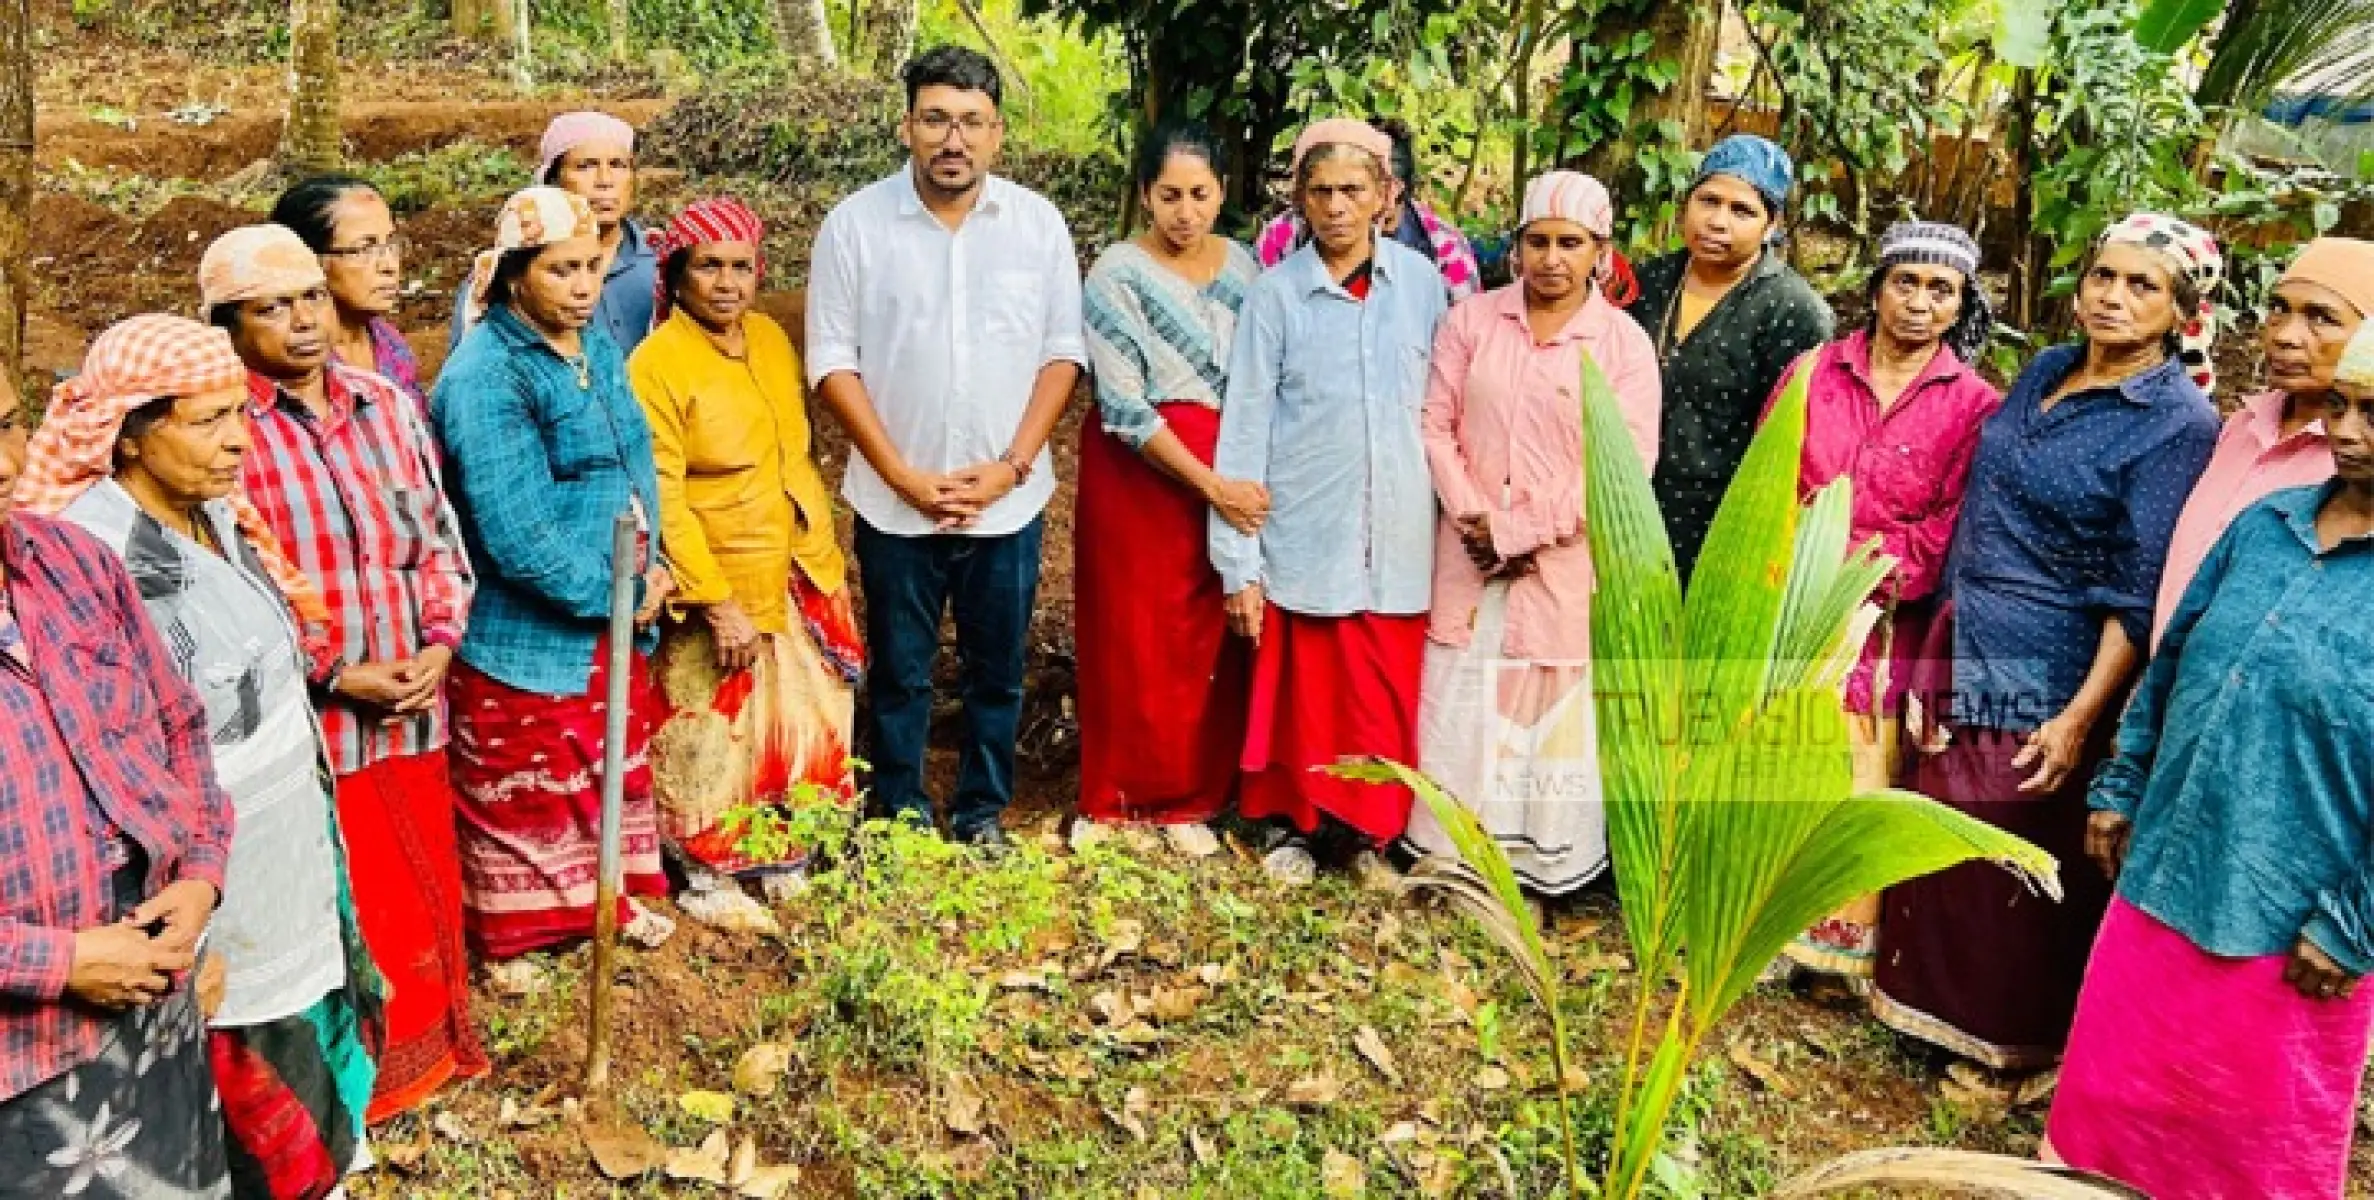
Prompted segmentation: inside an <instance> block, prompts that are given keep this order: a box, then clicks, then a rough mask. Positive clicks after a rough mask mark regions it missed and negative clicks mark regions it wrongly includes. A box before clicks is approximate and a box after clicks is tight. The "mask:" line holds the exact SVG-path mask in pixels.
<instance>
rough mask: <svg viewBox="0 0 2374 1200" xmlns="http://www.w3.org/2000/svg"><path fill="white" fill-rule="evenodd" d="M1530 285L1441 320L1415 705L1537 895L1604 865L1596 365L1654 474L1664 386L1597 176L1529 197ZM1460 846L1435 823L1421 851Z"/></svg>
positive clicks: (1431, 741) (1425, 740)
mask: <svg viewBox="0 0 2374 1200" xmlns="http://www.w3.org/2000/svg"><path fill="white" fill-rule="evenodd" d="M1522 222H1523V223H1522V224H1521V225H1520V226H1519V227H1518V231H1517V248H1516V271H1517V275H1518V279H1517V282H1515V283H1513V284H1510V285H1509V286H1507V287H1504V288H1501V289H1499V290H1497V291H1493V292H1489V293H1486V294H1484V295H1481V296H1474V297H1470V298H1469V299H1467V300H1464V301H1461V302H1460V303H1459V304H1458V306H1457V307H1455V308H1453V309H1452V310H1451V312H1450V315H1449V316H1447V317H1445V318H1444V319H1443V323H1442V327H1441V329H1440V330H1439V331H1437V333H1436V335H1435V341H1434V362H1433V378H1432V383H1431V386H1430V387H1428V389H1427V393H1426V408H1425V413H1424V416H1423V419H1422V424H1423V429H1424V431H1425V437H1426V457H1427V463H1428V466H1429V467H1430V469H1431V470H1432V473H1433V475H1434V488H1435V492H1436V493H1437V494H1438V495H1439V496H1440V497H1441V499H1442V515H1441V518H1440V523H1439V525H1438V532H1437V534H1436V537H1435V559H1434V603H1433V608H1432V611H1431V618H1430V621H1429V626H1428V630H1427V646H1426V673H1425V682H1424V686H1423V689H1422V691H1421V694H1420V700H1419V708H1418V712H1419V716H1418V745H1419V765H1420V766H1421V768H1422V769H1424V770H1425V771H1426V773H1427V774H1429V775H1431V776H1433V777H1434V778H1435V779H1436V780H1439V781H1440V782H1442V783H1443V784H1444V785H1445V786H1446V787H1448V788H1449V789H1450V790H1451V793H1452V794H1453V795H1456V796H1458V797H1459V798H1460V800H1461V801H1462V802H1464V803H1465V804H1466V805H1467V806H1468V807H1469V808H1471V809H1473V810H1474V811H1475V813H1476V815H1477V816H1478V818H1480V819H1481V820H1482V822H1483V825H1484V828H1485V829H1486V830H1487V831H1488V832H1490V833H1491V834H1492V835H1493V836H1494V837H1495V838H1497V839H1499V841H1500V845H1501V849H1502V850H1504V851H1506V852H1507V854H1508V856H1509V861H1510V863H1511V864H1512V865H1513V866H1514V867H1515V868H1516V872H1517V877H1518V878H1519V879H1520V880H1521V881H1523V883H1524V884H1525V886H1526V887H1527V888H1528V889H1530V890H1531V891H1533V892H1535V893H1536V894H1538V895H1544V896H1560V895H1565V894H1567V893H1569V892H1571V891H1573V890H1574V889H1576V888H1579V887H1581V886H1582V885H1584V884H1585V883H1588V882H1590V881H1591V880H1592V879H1593V878H1594V877H1596V876H1597V875H1598V874H1599V873H1600V871H1601V870H1603V869H1605V867H1606V865H1607V830H1606V823H1605V818H1604V815H1603V813H1602V810H1601V807H1600V791H1599V761H1598V746H1597V731H1596V727H1595V726H1594V724H1593V719H1592V703H1591V686H1590V678H1591V669H1590V668H1591V589H1592V580H1593V577H1592V573H1591V546H1590V543H1589V542H1588V541H1587V540H1585V538H1584V534H1583V472H1582V463H1583V429H1582V393H1581V380H1582V363H1583V356H1584V355H1586V354H1588V355H1589V356H1590V359H1591V361H1592V362H1593V363H1596V364H1597V365H1598V367H1599V370H1600V372H1601V373H1602V374H1604V375H1606V376H1607V379H1608V382H1609V383H1610V384H1612V385H1613V386H1614V388H1615V392H1616V397H1617V400H1618V403H1619V404H1620V405H1621V406H1622V408H1623V413H1624V423H1625V426H1626V427H1627V429H1628V430H1629V431H1630V432H1631V434H1632V440H1633V443H1634V447H1635V448H1636V449H1637V450H1639V452H1640V456H1641V461H1642V463H1643V465H1644V466H1646V467H1654V466H1655V463H1656V456H1657V421H1658V413H1659V411H1660V407H1661V405H1662V396H1663V390H1662V387H1661V385H1660V382H1659V379H1658V373H1657V351H1656V348H1655V347H1654V346H1652V345H1651V344H1650V342H1649V336H1648V334H1647V333H1645V332H1644V331H1642V329H1641V327H1640V326H1639V325H1638V324H1637V323H1635V322H1634V321H1633V319H1632V318H1631V317H1628V316H1626V315H1624V313H1623V311H1622V310H1620V309H1618V308H1617V307H1616V306H1615V305H1614V304H1613V303H1611V302H1610V301H1609V299H1608V296H1607V295H1606V292H1605V286H1606V283H1607V281H1608V279H1609V278H1610V277H1611V274H1612V269H1613V268H1614V266H1615V264H1616V261H1617V254H1616V251H1615V249H1614V248H1613V247H1612V246H1610V245H1609V244H1608V238H1609V236H1610V234H1612V233H1613V232H1614V227H1615V209H1614V206H1613V205H1612V204H1611V203H1610V202H1609V200H1608V195H1607V189H1606V188H1604V187H1602V186H1600V184H1599V181H1597V180H1595V179H1592V178H1591V177H1590V176H1588V175H1579V174H1576V173H1574V172H1572V171H1553V172H1551V173H1549V174H1547V175H1544V176H1542V177H1540V178H1538V179H1535V180H1534V181H1533V182H1532V183H1531V184H1530V185H1529V186H1527V187H1526V189H1525V206H1524V210H1523V216H1522ZM1407 837H1408V840H1409V842H1410V843H1411V844H1412V845H1413V847H1414V848H1415V849H1417V850H1419V851H1423V852H1436V853H1441V852H1448V851H1449V850H1450V839H1449V838H1448V837H1447V836H1446V835H1445V834H1444V832H1443V830H1442V828H1441V826H1439V825H1437V824H1436V823H1435V822H1434V820H1433V819H1432V818H1431V817H1430V816H1429V815H1428V814H1427V813H1426V812H1425V811H1424V810H1422V809H1421V810H1419V811H1416V812H1413V813H1412V814H1411V817H1410V828H1409V833H1408V835H1407Z"/></svg>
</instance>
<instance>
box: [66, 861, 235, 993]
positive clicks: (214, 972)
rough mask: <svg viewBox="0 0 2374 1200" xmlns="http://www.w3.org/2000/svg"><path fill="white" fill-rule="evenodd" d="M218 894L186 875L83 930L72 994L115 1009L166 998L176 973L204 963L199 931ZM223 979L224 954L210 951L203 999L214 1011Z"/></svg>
mask: <svg viewBox="0 0 2374 1200" xmlns="http://www.w3.org/2000/svg"><path fill="white" fill-rule="evenodd" d="M216 899H217V896H216V894H215V890H214V885H212V884H209V883H204V882H201V881H199V880H194V879H184V880H181V881H179V882H177V883H171V884H167V885H166V886H165V888H164V889H163V890H161V891H159V892H158V893H157V894H156V895H154V896H151V897H149V898H148V899H147V900H146V901H144V902H142V903H141V905H140V906H139V907H137V908H135V909H133V910H132V911H131V912H129V913H126V914H124V916H123V917H122V918H121V919H119V920H117V921H115V922H113V923H112V924H107V925H99V926H95V927H93V928H90V929H84V930H80V931H78V932H77V933H75V935H74V961H73V963H72V965H71V966H70V967H69V968H68V970H67V975H66V994H67V995H69V996H72V997H74V998H76V999H78V1000H81V1001H83V1002H84V1003H87V1004H91V1005H95V1006H97V1007H99V1008H104V1009H111V1010H120V1009H126V1008H134V1007H138V1006H141V1005H147V1004H154V1003H156V1002H157V1001H158V1000H161V999H163V998H164V997H165V996H166V995H167V994H168V993H169V992H171V991H172V990H173V977H174V976H176V975H178V974H180V973H182V972H184V971H187V970H190V969H191V968H192V967H196V966H198V936H199V935H200V934H202V933H204V932H205V931H206V921H207V918H209V917H211V916H213V915H214V905H215V901H216ZM222 981H223V971H222V960H221V959H220V958H217V957H216V956H214V955H208V956H207V958H206V965H205V967H204V968H203V969H201V970H200V971H199V975H198V999H199V1007H200V1008H202V1009H204V1010H205V1011H206V1012H208V1013H209V1014H211V1013H212V1012H213V1011H214V1008H215V1007H216V1006H217V1005H218V1004H220V1003H221V1001H222Z"/></svg>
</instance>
